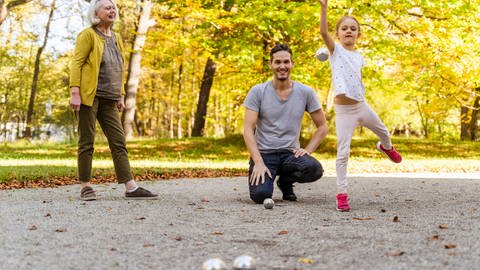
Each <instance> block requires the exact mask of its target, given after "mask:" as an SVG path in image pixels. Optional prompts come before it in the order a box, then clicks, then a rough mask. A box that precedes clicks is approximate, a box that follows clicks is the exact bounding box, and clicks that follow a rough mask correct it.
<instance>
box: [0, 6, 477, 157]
mask: <svg viewBox="0 0 480 270" xmlns="http://www.w3.org/2000/svg"><path fill="white" fill-rule="evenodd" d="M88 2H89V1H86V0H0V33H1V35H0V62H1V65H0V74H1V75H0V138H3V139H2V141H3V142H7V141H8V139H7V137H8V136H9V138H10V137H12V136H13V137H14V138H15V139H21V138H26V139H31V138H39V137H40V135H42V133H47V132H48V131H45V127H46V126H52V125H54V126H55V127H57V128H59V129H60V130H61V131H62V132H63V133H65V134H66V135H67V138H68V139H69V141H70V142H74V141H75V140H76V135H77V134H76V119H75V116H74V114H73V112H72V110H71V109H70V108H69V106H68V100H69V97H70V90H69V88H68V81H69V62H70V59H71V56H72V53H73V48H74V44H75V38H76V36H77V34H78V33H79V32H80V31H81V30H82V29H83V28H85V27H87V26H88V23H87V21H86V19H85V16H84V15H85V13H86V10H87V8H88V4H89V3H88ZM117 4H118V6H119V13H120V21H118V22H117V23H116V24H115V31H118V32H120V33H121V35H122V37H123V41H124V43H125V47H126V48H127V52H126V56H127V59H126V61H125V69H126V71H127V74H128V76H127V81H126V82H125V83H126V84H125V85H126V90H127V93H126V105H127V109H126V111H125V112H124V113H123V114H122V121H123V124H124V127H125V130H126V134H127V137H128V139H129V140H130V141H131V140H138V139H139V138H140V139H141V138H144V139H145V138H150V139H161V138H169V139H182V138H189V137H205V138H237V139H239V140H241V138H240V137H238V134H241V133H242V127H243V121H242V120H243V113H244V110H243V107H242V103H243V100H244V98H245V96H246V94H247V92H248V90H249V89H250V88H251V87H252V86H253V85H254V84H257V83H261V82H264V81H266V80H268V79H270V78H271V71H270V70H269V69H268V60H269V59H268V58H269V56H268V53H269V50H270V49H271V48H272V47H273V46H274V45H275V44H277V43H288V44H289V45H290V46H291V47H292V48H293V52H294V55H293V57H294V61H295V67H294V70H293V72H292V77H293V79H294V80H298V81H300V82H303V83H305V84H307V85H310V86H311V87H313V88H314V89H315V91H316V92H317V95H318V97H319V98H320V100H321V101H322V104H323V106H324V110H325V112H326V114H327V118H328V121H329V128H330V134H334V133H335V132H334V126H335V123H334V117H333V116H334V114H333V110H332V88H331V84H330V81H331V80H330V76H331V74H330V69H329V65H328V63H327V62H319V61H317V60H316V59H315V51H316V50H317V49H318V48H320V47H322V46H323V43H322V40H321V37H320V34H319V14H320V5H319V4H318V2H317V1H313V0H309V1H307V0H283V1H279V0H261V1H260V0H224V1H218V0H215V1H208V0H205V1H198V0H182V1H178V0H176V1H151V0H124V1H118V3H117ZM347 14H351V15H354V16H355V17H356V18H358V20H359V21H360V24H361V31H362V36H361V38H360V39H359V42H358V44H357V49H358V50H359V51H361V52H362V54H363V55H364V57H365V59H366V66H365V67H364V69H363V78H364V83H365V85H366V88H367V100H368V102H369V103H370V104H371V106H372V107H373V108H374V110H375V111H376V112H377V113H378V114H379V116H380V117H381V119H382V120H383V121H384V122H385V124H386V125H387V126H388V127H389V128H390V129H391V132H392V133H393V134H394V135H399V136H404V137H410V138H411V137H415V138H418V139H419V140H424V143H427V144H430V145H437V144H435V143H433V142H447V141H458V140H464V141H477V140H478V138H479V135H480V133H479V129H478V125H479V117H480V114H478V110H479V108H480V105H479V103H480V68H479V65H478V63H479V62H480V46H478V45H479V44H480V17H479V16H478V14H480V1H479V0H471V1H469V0H465V1H440V0H405V1H392V0H362V1H348V0H338V1H329V28H330V32H331V33H333V32H334V27H335V23H336V21H337V20H338V19H339V18H340V17H341V16H343V15H347ZM304 121H305V125H304V128H303V131H302V138H308V137H309V136H310V135H311V134H312V131H313V130H312V128H313V126H312V125H311V124H310V120H309V119H308V118H307V117H306V118H305V120H304ZM357 132H358V133H359V134H360V133H364V132H368V131H365V130H363V129H359V130H358V131H357ZM7 135H8V136H7ZM43 135H45V134H43ZM232 136H233V137H232ZM332 141H333V140H332ZM179 142H184V140H183V141H179ZM193 142H195V141H193ZM404 142H406V141H404ZM471 143H473V142H471ZM405 144H407V143H405ZM473 144H474V143H473ZM408 145H410V144H408ZM475 145H476V144H475ZM437 146H438V145H437ZM7 148H8V147H7V146H6V145H5V144H4V150H5V151H7V150H8V149H7ZM72 154H73V155H74V152H73V153H72ZM4 158H5V157H4ZM107 158H108V157H107Z"/></svg>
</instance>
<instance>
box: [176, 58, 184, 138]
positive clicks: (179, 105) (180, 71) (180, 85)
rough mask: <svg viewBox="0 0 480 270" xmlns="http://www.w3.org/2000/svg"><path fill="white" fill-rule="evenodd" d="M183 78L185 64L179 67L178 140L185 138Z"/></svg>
mask: <svg viewBox="0 0 480 270" xmlns="http://www.w3.org/2000/svg"><path fill="white" fill-rule="evenodd" d="M182 78H183V63H182V62H180V67H178V93H177V109H176V110H177V138H183V128H182V88H183V84H182Z"/></svg>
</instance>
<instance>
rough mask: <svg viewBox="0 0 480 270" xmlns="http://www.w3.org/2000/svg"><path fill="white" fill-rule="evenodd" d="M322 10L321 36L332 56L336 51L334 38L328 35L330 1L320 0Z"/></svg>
mask: <svg viewBox="0 0 480 270" xmlns="http://www.w3.org/2000/svg"><path fill="white" fill-rule="evenodd" d="M318 1H319V2H320V5H321V6H322V9H321V11H320V34H321V35H322V38H323V42H325V45H326V46H327V48H328V50H329V51H330V55H331V54H333V50H334V49H335V41H333V38H332V36H331V35H330V34H329V33H328V20H327V6H328V0H318Z"/></svg>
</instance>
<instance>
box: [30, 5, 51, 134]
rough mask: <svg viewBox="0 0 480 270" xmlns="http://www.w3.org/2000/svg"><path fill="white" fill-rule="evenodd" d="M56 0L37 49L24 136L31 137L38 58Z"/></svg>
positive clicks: (43, 47)
mask: <svg viewBox="0 0 480 270" xmlns="http://www.w3.org/2000/svg"><path fill="white" fill-rule="evenodd" d="M56 1H57V0H53V1H52V4H51V5H50V14H49V15H48V21H47V26H46V28H45V37H44V38H43V44H42V46H41V47H40V48H38V50H37V56H36V58H35V70H34V72H33V80H32V89H31V91H30V101H29V103H28V111H27V122H26V129H25V137H26V138H31V137H32V118H33V111H34V107H35V95H36V93H37V83H38V74H39V73H40V58H41V56H42V52H43V50H44V49H45V47H46V46H47V40H48V34H49V32H50V23H51V22H52V17H53V12H54V11H55V2H56Z"/></svg>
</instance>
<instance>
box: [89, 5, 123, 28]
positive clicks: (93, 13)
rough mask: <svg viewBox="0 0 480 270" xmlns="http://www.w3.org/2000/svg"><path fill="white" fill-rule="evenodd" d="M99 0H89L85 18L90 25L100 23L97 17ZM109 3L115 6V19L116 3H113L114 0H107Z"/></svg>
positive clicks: (116, 17)
mask: <svg viewBox="0 0 480 270" xmlns="http://www.w3.org/2000/svg"><path fill="white" fill-rule="evenodd" d="M100 1H101V0H91V2H90V7H89V8H88V13H87V19H88V21H89V22H90V24H91V25H97V24H99V23H100V18H98V17H97V11H98V9H99V8H100V6H101V3H100ZM108 1H110V3H112V4H113V6H114V7H115V10H116V11H117V13H116V14H117V15H116V16H115V21H116V20H118V8H117V3H115V0H108Z"/></svg>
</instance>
